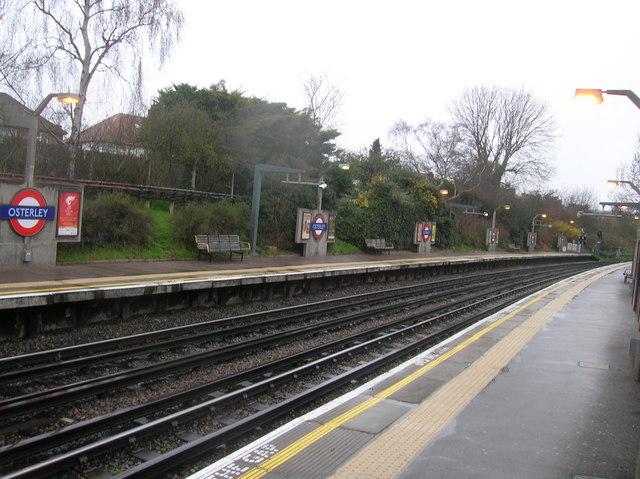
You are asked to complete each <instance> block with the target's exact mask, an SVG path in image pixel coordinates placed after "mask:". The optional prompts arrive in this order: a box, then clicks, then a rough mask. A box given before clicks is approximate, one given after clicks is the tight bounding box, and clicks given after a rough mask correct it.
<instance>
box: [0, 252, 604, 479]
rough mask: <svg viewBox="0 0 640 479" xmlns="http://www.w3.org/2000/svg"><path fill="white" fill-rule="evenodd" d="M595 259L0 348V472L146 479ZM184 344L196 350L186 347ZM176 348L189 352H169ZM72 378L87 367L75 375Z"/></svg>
mask: <svg viewBox="0 0 640 479" xmlns="http://www.w3.org/2000/svg"><path fill="white" fill-rule="evenodd" d="M595 266H597V263H594V262H585V263H577V264H571V265H566V264H565V265H561V266H558V267H552V266H549V265H546V266H544V267H542V268H531V269H527V270H517V271H511V272H505V271H500V272H497V273H495V272H492V273H483V274H478V275H474V276H470V277H464V278H451V279H443V280H441V281H437V282H433V281H432V282H430V283H424V284H420V285H412V286H407V287H403V288H394V289H391V290H386V291H382V292H376V293H370V294H365V295H359V296H353V297H346V298H339V299H337V300H332V301H327V302H318V303H312V304H309V305H305V306H303V307H292V308H284V309H280V310H274V311H269V312H263V313H258V314H251V315H243V316H236V317H233V318H227V319H224V320H216V321H211V322H208V323H202V324H197V325H190V326H186V327H180V328H173V329H171V330H163V331H157V332H152V333H146V334H143V335H137V336H135V337H133V336H132V337H127V338H121V339H119V340H109V341H106V342H100V343H93V344H90V345H79V346H75V347H69V348H63V349H62V350H54V351H49V352H44V353H34V354H27V355H23V356H20V357H15V358H3V359H2V360H1V361H0V371H1V372H0V385H2V388H3V391H14V392H16V394H8V395H6V397H4V398H3V399H2V400H1V401H0V431H1V432H2V434H3V437H4V438H5V443H7V444H6V445H5V446H3V447H1V448H0V473H2V474H5V476H3V477H6V478H19V477H20V478H33V477H56V474H57V477H88V476H87V474H89V473H90V471H93V470H96V469H98V470H111V471H114V470H118V471H119V472H121V473H120V474H119V476H120V477H154V476H159V475H163V474H165V472H166V471H167V470H174V469H177V470H179V469H180V468H182V467H184V466H185V464H189V463H191V462H193V461H195V460H197V459H198V458H200V457H201V456H203V455H204V454H208V453H210V452H211V451H212V450H216V448H221V447H223V446H225V445H231V444H233V443H234V442H235V441H241V440H243V439H246V438H247V437H248V436H251V435H252V434H256V431H263V430H265V428H268V427H269V426H270V425H273V424H274V423H277V422H278V421H283V420H285V419H287V418H291V417H292V415H294V414H297V413H299V412H300V411H301V410H302V409H304V408H308V407H312V406H315V405H317V404H319V403H321V402H322V401H326V400H327V399H326V398H327V396H330V395H332V394H336V393H337V392H339V391H340V392H341V391H342V390H343V389H344V388H348V387H349V385H351V384H353V383H354V382H358V381H361V380H363V378H365V377H367V376H370V375H374V374H378V373H379V372H381V371H383V370H385V369H388V368H390V367H391V366H392V364H394V363H395V362H397V361H399V360H401V359H403V358H406V357H407V356H409V355H412V354H416V352H418V351H420V350H422V349H425V348H428V347H431V346H433V345H434V344H436V343H437V342H439V341H441V340H442V339H443V338H445V337H447V336H449V335H451V334H453V333H454V332H456V331H458V330H459V329H460V328H464V327H466V326H467V325H468V324H470V323H471V322H474V321H477V320H479V319H482V318H484V317H486V316H487V315H490V314H492V313H493V312H494V311H496V310H499V309H502V308H504V307H505V306H506V305H508V304H511V303H513V302H514V301H516V300H518V299H519V298H521V297H523V296H526V295H528V294H530V293H531V292H532V291H534V290H537V289H541V288H544V287H545V286H547V285H549V284H552V283H554V282H556V281H558V280H560V279H562V278H566V277H568V276H571V275H575V274H578V273H580V272H582V271H585V270H588V269H591V268H593V267H595ZM516 284H517V287H516V286H514V285H516ZM194 345H195V346H194ZM195 347H197V348H198V349H201V350H202V351H201V352H198V353H193V354H190V353H191V352H192V348H195ZM181 349H185V351H186V354H184V355H181V354H178V353H179V350H181ZM94 351H98V352H97V353H96V352H94ZM167 351H171V352H170V353H167ZM154 355H155V356H156V357H155V361H152V363H151V364H147V365H144V366H141V367H137V368H132V367H127V364H131V363H132V361H134V359H135V358H140V357H145V359H147V358H149V357H150V356H154ZM254 357H260V358H261V359H260V360H259V361H257V362H255V361H253V360H252V359H253V358H254ZM21 358H22V359H21ZM107 362H109V363H119V364H120V366H113V368H115V371H111V372H110V373H109V374H107V375H91V371H97V370H99V369H104V368H105V363H107ZM224 363H233V364H234V365H235V366H239V367H236V368H235V370H234V371H233V372H232V373H228V374H217V375H216V374H215V371H214V374H212V375H209V376H207V377H208V379H207V381H205V382H202V383H200V384H196V385H194V386H193V387H189V388H184V389H181V390H179V391H176V392H173V393H170V394H160V395H158V396H157V397H154V398H153V399H151V400H144V401H141V402H139V403H135V404H132V405H130V406H127V407H125V408H122V409H119V410H116V411H109V412H107V413H104V414H99V415H96V416H94V417H89V418H87V419H85V420H78V421H71V420H69V421H67V422H71V423H70V424H66V425H65V426H64V427H57V425H59V424H65V421H64V420H62V421H61V420H60V418H66V417H73V414H72V412H73V411H74V410H75V409H76V408H77V407H78V403H79V402H88V406H89V408H91V407H92V406H91V405H92V404H93V403H94V402H99V401H100V400H101V398H103V397H104V395H116V394H121V392H122V391H123V390H124V391H125V393H130V392H131V391H139V390H140V388H151V389H153V388H154V387H157V385H158V384H163V383H165V382H167V381H174V380H176V378H177V377H180V376H184V375H188V374H191V373H192V372H193V371H201V370H203V369H212V370H215V369H217V368H218V367H219V365H221V364H224ZM110 368H111V366H110V367H109V368H108V369H110ZM80 374H85V375H87V374H88V376H90V377H83V379H81V380H76V381H73V379H76V378H78V377H79V375H80ZM57 382H58V383H60V384H58V385H55V386H54V385H52V384H53V383H57ZM131 388H132V389H131ZM26 391H29V392H26ZM52 418H54V420H52V421H51V422H50V423H49V424H54V427H51V426H47V427H46V428H47V429H50V430H47V431H46V432H43V433H40V434H37V433H36V434H33V435H31V436H30V437H24V436H25V431H27V430H29V429H33V430H36V431H37V430H38V428H37V427H35V426H34V424H35V423H38V421H40V423H41V424H47V420H49V419H52ZM198 423H200V424H198ZM194 424H197V425H196V426H194ZM201 425H202V427H201ZM27 435H28V434H27ZM125 456H126V459H123V457H125ZM175 477H181V476H180V473H177V475H176V476H175Z"/></svg>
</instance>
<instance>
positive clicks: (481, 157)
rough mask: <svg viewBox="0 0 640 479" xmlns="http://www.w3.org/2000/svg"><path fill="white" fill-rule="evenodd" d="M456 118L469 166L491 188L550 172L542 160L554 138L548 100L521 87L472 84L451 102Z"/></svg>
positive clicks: (540, 178)
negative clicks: (543, 100)
mask: <svg viewBox="0 0 640 479" xmlns="http://www.w3.org/2000/svg"><path fill="white" fill-rule="evenodd" d="M451 113H452V115H453V119H454V122H455V124H456V125H457V126H458V127H459V128H460V131H461V134H462V135H463V137H464V139H465V141H466V142H467V143H468V145H469V148H470V150H471V151H472V154H473V156H472V158H471V159H470V160H471V163H472V164H473V167H471V165H469V166H470V168H468V169H469V171H473V172H474V175H479V176H478V177H479V178H481V180H482V184H483V185H484V186H485V187H486V188H488V189H495V188H497V187H499V186H500V184H501V183H502V182H503V181H508V182H510V183H512V184H520V185H522V184H524V183H525V182H534V183H535V182H538V181H540V180H542V179H543V178H546V177H548V176H549V173H550V171H552V168H551V166H550V165H548V164H547V162H546V156H547V155H548V152H549V149H550V147H551V144H552V142H553V140H554V138H555V130H556V126H555V120H554V118H553V116H552V114H551V113H550V111H549V108H548V106H547V105H546V104H545V103H543V102H541V101H538V100H536V99H535V98H534V97H533V96H532V95H531V94H530V93H527V92H525V91H524V90H513V89H508V88H498V87H495V86H494V87H476V88H471V89H468V90H466V91H464V92H463V94H462V96H461V98H460V99H459V100H457V101H455V102H454V103H453V104H452V107H451Z"/></svg>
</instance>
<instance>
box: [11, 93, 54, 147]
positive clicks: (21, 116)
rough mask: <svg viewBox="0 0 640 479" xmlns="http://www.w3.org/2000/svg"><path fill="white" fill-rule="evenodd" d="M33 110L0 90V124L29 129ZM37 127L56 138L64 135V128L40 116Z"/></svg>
mask: <svg viewBox="0 0 640 479" xmlns="http://www.w3.org/2000/svg"><path fill="white" fill-rule="evenodd" d="M32 117H33V110H30V109H29V108H27V107H26V106H24V105H23V104H22V103H20V102H19V101H18V100H16V99H15V98H13V97H12V96H11V95H8V94H7V93H3V92H0V126H5V127H10V128H22V129H26V130H28V129H29V126H30V125H31V118H32ZM38 129H39V130H40V131H46V132H48V133H50V134H52V135H55V136H56V137H58V138H62V137H63V136H64V135H65V133H66V132H65V131H64V129H62V128H61V127H60V126H58V125H56V124H55V123H52V122H50V121H49V120H47V119H46V118H42V116H41V117H40V123H39V127H38Z"/></svg>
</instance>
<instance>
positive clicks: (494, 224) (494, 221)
mask: <svg viewBox="0 0 640 479" xmlns="http://www.w3.org/2000/svg"><path fill="white" fill-rule="evenodd" d="M500 208H504V209H505V211H509V210H510V209H511V205H500V206H498V207H497V208H496V209H495V210H493V218H492V219H491V229H495V227H496V211H498V210H499V209H500Z"/></svg>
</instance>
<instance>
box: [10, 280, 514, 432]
mask: <svg viewBox="0 0 640 479" xmlns="http://www.w3.org/2000/svg"><path fill="white" fill-rule="evenodd" d="M505 281H507V282H510V281H511V280H510V279H508V278H507V279H505ZM493 284H494V285H495V284H498V283H496V282H494V283H493ZM470 288H473V286H470ZM459 292H460V290H455V291H453V292H450V293H443V296H444V297H446V295H447V294H449V295H451V294H459ZM483 294H487V293H486V292H484V293H483ZM439 299H441V300H442V299H443V297H440V298H439ZM417 302H418V303H419V302H420V301H417ZM401 306H402V308H406V307H408V306H409V303H407V302H404V303H402V305H401ZM396 307H397V306H396V305H387V306H383V307H381V308H378V309H377V310H376V311H374V312H372V311H370V310H367V311H363V312H357V313H352V314H350V315H346V316H343V317H341V318H338V319H333V320H329V321H326V322H321V323H317V324H313V325H310V326H305V327H302V328H298V329H296V330H292V331H285V332H277V333H274V334H271V335H267V336H263V337H261V338H257V339H254V340H249V341H246V342H243V343H237V344H233V345H230V346H227V347H223V348H219V349H216V350H213V351H207V352H203V353H198V354H193V355H190V356H187V357H184V358H179V359H175V360H171V361H167V362H164V363H161V364H154V365H150V366H144V367H141V368H137V369H131V370H127V371H123V372H117V373H113V374H110V375H106V376H101V377H97V378H92V379H87V380H84V381H79V382H76V383H72V384H67V385H63V386H58V387H55V388H50V389H46V390H42V391H37V392H33V393H29V394H25V395H22V396H17V397H12V398H8V399H4V400H0V420H4V419H8V418H11V417H16V416H20V415H24V414H28V413H32V412H35V411H39V410H44V409H48V408H50V407H53V406H58V405H61V404H65V403H68V402H71V401H74V400H77V399H81V398H86V397H90V396H93V395H96V394H99V393H104V392H108V391H111V390H114V389H117V388H121V387H125V386H129V385H132V384H138V383H141V382H148V381H150V380H152V379H155V378H157V377H162V376H166V375H168V374H176V373H179V372H182V371H185V370H188V369H192V368H194V367H199V366H202V365H204V364H207V365H209V364H211V361H214V360H216V361H220V360H224V359H230V358H232V357H235V356H236V355H238V354H245V353H246V352H247V349H249V348H253V349H255V348H264V347H268V346H272V345H279V344H281V343H283V342H284V340H286V339H289V340H294V339H298V338H300V337H302V336H307V335H311V334H314V333H316V332H319V331H324V330H326V329H328V328H330V327H335V326H336V325H339V324H344V323H351V322H354V321H357V320H360V319H362V318H364V317H367V316H370V315H372V314H382V313H385V312H389V311H391V310H393V309H394V308H396Z"/></svg>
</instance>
